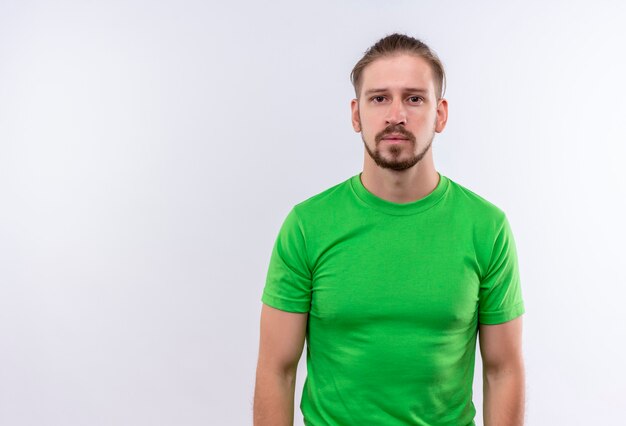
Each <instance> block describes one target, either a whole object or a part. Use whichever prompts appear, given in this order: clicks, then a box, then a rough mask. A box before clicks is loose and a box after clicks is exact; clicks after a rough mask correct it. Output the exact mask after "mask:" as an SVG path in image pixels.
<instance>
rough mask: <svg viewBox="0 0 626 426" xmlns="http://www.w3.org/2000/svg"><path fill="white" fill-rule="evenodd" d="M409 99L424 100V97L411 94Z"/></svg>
mask: <svg viewBox="0 0 626 426" xmlns="http://www.w3.org/2000/svg"><path fill="white" fill-rule="evenodd" d="M409 99H415V101H413V102H424V98H422V97H421V96H411V97H410V98H409Z"/></svg>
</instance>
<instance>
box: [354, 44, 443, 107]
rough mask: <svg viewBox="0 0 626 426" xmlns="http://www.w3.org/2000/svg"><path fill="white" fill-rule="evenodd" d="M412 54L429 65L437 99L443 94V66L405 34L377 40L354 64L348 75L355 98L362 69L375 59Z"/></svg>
mask: <svg viewBox="0 0 626 426" xmlns="http://www.w3.org/2000/svg"><path fill="white" fill-rule="evenodd" d="M402 53H407V54H412V55H416V56H419V57H421V58H423V59H425V60H426V62H428V63H429V64H430V68H431V69H432V71H433V75H434V78H435V95H437V98H438V99H441V98H442V97H443V94H444V93H445V81H446V73H445V71H444V69H443V64H442V63H441V60H440V59H439V57H438V56H437V54H436V53H435V52H434V51H432V50H431V49H430V47H428V46H427V45H426V44H425V43H423V42H422V41H420V40H418V39H416V38H413V37H410V36H407V35H405V34H398V33H394V34H390V35H387V36H385V37H383V38H381V39H380V40H378V41H377V42H376V43H375V44H374V45H373V46H371V47H370V48H369V49H367V50H366V51H365V54H364V56H363V57H362V58H361V59H360V60H359V62H357V63H356V65H355V66H354V68H353V69H352V72H351V73H350V81H352V85H353V86H354V92H355V94H356V97H357V98H358V97H359V92H360V91H361V84H362V82H361V75H362V73H363V69H364V68H365V67H366V66H368V65H369V64H371V63H372V62H374V61H375V60H377V59H380V58H383V57H388V56H393V55H397V54H402Z"/></svg>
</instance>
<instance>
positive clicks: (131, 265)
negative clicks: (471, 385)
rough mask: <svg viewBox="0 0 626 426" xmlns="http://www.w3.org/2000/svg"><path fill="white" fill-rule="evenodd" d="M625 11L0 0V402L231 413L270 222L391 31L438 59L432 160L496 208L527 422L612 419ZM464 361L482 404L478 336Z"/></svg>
mask: <svg viewBox="0 0 626 426" xmlns="http://www.w3.org/2000/svg"><path fill="white" fill-rule="evenodd" d="M625 20H626V10H625V9H624V3H623V2H618V1H614V2H610V1H598V2H589V1H585V2H575V1H552V2H546V1H528V0H527V1H523V2H496V1H489V2H487V1H480V2H461V1H457V2H451V1H443V2H442V1H420V2H414V1H395V2H388V1H354V0H352V1H343V2H330V1H316V2H302V3H301V2H287V1H275V2H252V1H249V2H228V3H226V2H214V3H213V2H212V3H209V2H204V1H187V2H175V1H147V0H145V1H138V0H133V1H91V2H84V1H48V2H43V1H42V2H29V1H2V2H0V195H1V204H0V424H2V425H15V426H18V425H19V426H22V425H43V424H45V425H64V426H68V425H86V424H88V425H207V424H209V425H247V424H251V423H252V401H253V390H254V379H255V369H256V361H257V351H258V338H259V314H260V309H261V301H260V297H261V292H262V288H263V285H264V280H265V274H266V268H267V264H268V261H269V255H270V251H271V247H272V244H273V242H274V239H275V237H276V233H277V232H278V229H279V226H280V224H281V222H282V220H283V219H284V217H285V215H286V213H287V212H288V210H289V209H290V207H291V206H292V205H293V204H294V203H296V202H299V201H301V200H303V199H305V198H308V197H309V196H311V195H314V194H316V193H318V192H320V191H322V190H324V189H326V188H328V187H329V186H331V185H334V184H336V183H338V182H340V181H341V180H344V179H346V178H347V177H349V176H351V175H353V174H355V173H358V172H359V171H360V170H361V167H362V162H363V145H362V141H361V139H360V135H359V134H357V133H354V131H353V130H352V127H351V125H350V114H349V111H350V110H349V102H350V99H351V98H352V96H353V92H352V87H351V86H350V83H349V79H348V76H349V73H350V70H351V69H352V66H353V65H354V64H355V63H356V61H357V60H358V59H359V58H360V56H361V55H362V53H363V52H364V50H365V49H366V48H367V47H369V46H370V45H371V44H372V43H374V42H375V41H376V40H378V39H379V38H380V37H382V36H384V35H386V34H388V33H391V32H395V31H400V32H405V33H407V34H409V35H412V36H414V37H418V38H421V39H422V40H424V41H425V42H427V43H428V44H430V45H431V47H432V48H433V49H434V50H435V51H436V52H437V53H438V54H439V55H440V57H441V58H442V60H443V62H444V65H445V66H446V69H447V75H448V90H447V92H446V95H447V96H446V97H447V99H448V101H449V104H450V115H449V121H448V125H447V128H446V129H445V131H444V132H443V133H442V134H439V135H437V137H436V138H435V142H434V145H433V151H434V159H435V164H436V167H437V169H438V170H439V171H440V172H441V173H443V174H445V175H447V176H449V177H451V178H452V179H455V180H456V181H458V182H459V183H461V184H463V185H465V186H467V187H468V188H470V189H472V190H474V191H475V192H477V193H478V194H480V195H482V196H484V197H485V198H487V199H489V200H491V201H492V202H494V203H495V204H497V205H499V206H500V207H501V208H502V209H503V210H505V211H506V212H507V215H508V217H509V219H510V222H511V225H512V227H513V231H514V234H515V236H516V242H517V245H518V254H519V259H520V265H521V275H522V282H523V294H524V299H525V302H526V310H527V312H526V315H525V318H524V353H525V359H526V367H527V424H529V425H565V424H567V425H589V424H597V425H600V424H601V425H615V424H618V423H619V422H620V421H623V401H624V395H626V367H625V366H624V362H623V360H624V346H625V344H624V342H625V341H626V327H625V326H624V324H625V323H624V315H623V311H624V309H623V306H624V297H625V296H626V291H625V290H624V287H625V284H626V279H625V278H624V276H625V274H624V272H623V265H624V255H625V251H626V250H625V249H624V239H625V238H626V229H625V228H626V226H625V225H624V217H626V214H625V213H626V207H625V206H624V198H625V195H626V171H625V170H624V167H623V165H624V163H625V160H626V149H625V146H624V144H625V142H624V141H625V140H626V125H625V120H624V114H625V113H626V108H625V107H624V96H625V95H626V83H625V81H626V80H625V79H624V75H626V59H625V56H624V48H623V42H624V40H625V38H626V30H624V27H623V22H624V21H625ZM305 354H306V349H305V352H304V353H303V358H302V360H301V363H300V368H299V371H298V387H297V390H296V407H295V410H296V419H297V421H296V424H300V425H301V424H302V420H301V419H302V416H301V414H300V410H299V403H300V397H301V390H302V389H301V388H302V385H303V382H304V377H305V375H306V365H305V363H304V358H305ZM475 376H476V380H475V395H474V396H475V403H476V405H477V409H478V416H477V422H478V424H481V423H482V420H481V418H482V416H481V409H482V396H481V395H482V388H481V386H482V381H481V369H480V358H477V366H476V373H475Z"/></svg>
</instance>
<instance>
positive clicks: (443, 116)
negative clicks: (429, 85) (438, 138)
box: [435, 98, 448, 133]
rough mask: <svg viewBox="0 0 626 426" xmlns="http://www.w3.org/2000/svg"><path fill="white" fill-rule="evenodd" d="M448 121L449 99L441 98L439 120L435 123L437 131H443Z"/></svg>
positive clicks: (438, 111)
mask: <svg viewBox="0 0 626 426" xmlns="http://www.w3.org/2000/svg"><path fill="white" fill-rule="evenodd" d="M447 122H448V101H447V100H446V99H444V98H441V99H439V102H438V104H437V121H436V123H435V132H437V133H441V132H443V129H444V128H445V127H446V123H447Z"/></svg>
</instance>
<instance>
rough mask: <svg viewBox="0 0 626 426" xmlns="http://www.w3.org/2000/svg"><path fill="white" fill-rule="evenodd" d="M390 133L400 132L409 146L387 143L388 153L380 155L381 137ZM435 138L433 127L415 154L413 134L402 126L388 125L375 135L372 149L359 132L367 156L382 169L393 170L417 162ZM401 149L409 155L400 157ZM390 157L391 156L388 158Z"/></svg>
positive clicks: (400, 169) (401, 169) (404, 168)
mask: <svg viewBox="0 0 626 426" xmlns="http://www.w3.org/2000/svg"><path fill="white" fill-rule="evenodd" d="M391 133H400V134H402V135H403V136H404V137H406V138H407V139H408V141H407V143H408V144H409V147H406V146H404V143H402V144H398V145H389V146H388V147H387V149H386V150H387V151H388V153H389V154H390V155H382V153H381V150H380V148H379V147H380V143H381V142H382V140H383V138H384V137H385V136H387V135H389V134H391ZM434 138H435V129H434V127H433V132H432V135H431V136H430V140H429V141H428V142H427V143H426V146H425V147H424V149H423V150H422V151H421V152H420V153H418V154H415V144H416V140H415V136H413V134H411V133H409V132H408V131H407V130H405V129H404V127H402V126H393V125H392V126H389V127H387V128H386V129H385V130H383V131H382V132H380V133H379V134H377V135H376V138H375V139H374V142H375V144H376V148H375V149H374V150H372V149H371V148H370V147H369V145H368V144H367V143H366V142H365V138H363V132H361V139H362V140H363V144H364V145H365V150H366V151H367V153H368V154H369V156H370V157H371V158H372V160H374V162H375V163H376V164H377V165H378V167H382V168H383V169H390V170H395V171H403V170H406V169H410V168H411V167H413V166H414V165H416V164H417V163H419V162H420V161H421V160H422V158H424V156H425V155H426V153H427V152H428V150H429V149H430V147H431V145H432V144H433V139H434ZM403 151H409V152H410V153H411V156H410V157H408V158H401V157H402V152H403ZM389 157H391V158H389Z"/></svg>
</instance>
